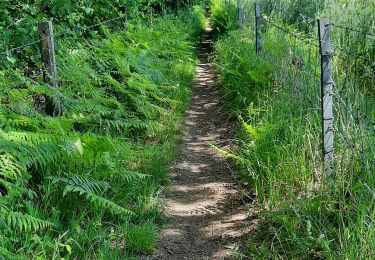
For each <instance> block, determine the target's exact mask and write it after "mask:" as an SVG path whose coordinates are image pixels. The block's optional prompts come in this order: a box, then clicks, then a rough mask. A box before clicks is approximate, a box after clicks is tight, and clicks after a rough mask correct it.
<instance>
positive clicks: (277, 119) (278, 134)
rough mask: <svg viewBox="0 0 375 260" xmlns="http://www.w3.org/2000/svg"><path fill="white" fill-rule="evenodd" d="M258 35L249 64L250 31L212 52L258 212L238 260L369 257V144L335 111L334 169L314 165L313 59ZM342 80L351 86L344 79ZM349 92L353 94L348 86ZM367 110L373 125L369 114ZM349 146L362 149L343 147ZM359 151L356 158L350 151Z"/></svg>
mask: <svg viewBox="0 0 375 260" xmlns="http://www.w3.org/2000/svg"><path fill="white" fill-rule="evenodd" d="M213 2H215V4H214V7H213V16H215V15H216V17H221V16H223V15H225V12H226V11H224V13H223V12H221V11H220V10H225V8H221V9H220V8H218V7H217V5H220V3H219V2H222V1H213ZM220 12H221V13H220ZM227 19H231V18H227ZM224 20H225V19H224ZM213 21H214V22H215V19H213ZM219 26H221V25H216V24H214V25H213V27H214V28H215V27H219ZM224 27H225V26H224ZM262 34H263V35H262V37H263V41H262V42H263V45H264V52H263V53H262V55H256V53H255V50H254V45H255V44H254V38H255V37H254V31H253V30H251V29H247V28H242V29H238V30H230V31H228V33H227V34H223V35H221V37H220V38H219V39H218V40H217V42H216V44H215V63H216V64H217V70H218V72H219V74H220V79H221V82H222V93H223V96H224V97H225V98H226V101H227V105H228V108H229V109H230V110H231V111H232V113H233V115H234V116H235V117H236V118H238V122H239V128H240V129H239V131H238V139H239V142H240V146H239V149H238V151H236V154H235V155H233V156H232V157H234V158H236V160H237V162H238V164H239V167H240V169H241V176H240V178H241V181H242V183H243V184H244V185H245V186H246V187H247V190H248V191H249V192H250V193H252V194H253V195H254V198H255V202H254V205H255V207H254V209H256V210H257V211H258V212H255V213H254V216H255V220H253V221H252V222H251V224H253V225H254V227H255V228H256V229H255V230H256V231H255V232H253V233H251V234H250V237H249V239H248V241H246V242H245V244H246V247H245V248H244V250H243V254H244V255H246V256H247V257H250V258H255V259H269V258H272V259H273V258H286V259H289V258H290V259H315V258H317V259H369V258H371V257H372V256H373V255H374V252H375V244H374V241H375V233H374V219H375V208H374V197H373V196H374V193H373V191H374V187H375V182H374V179H375V178H374V176H373V159H372V158H374V154H375V153H374V150H373V148H372V146H373V142H374V137H373V136H372V135H371V134H370V133H369V132H366V130H364V126H363V125H360V124H358V121H356V120H352V119H349V118H350V116H348V117H346V115H347V114H348V112H347V111H346V110H345V109H340V108H337V107H340V106H341V104H340V105H336V108H335V115H336V116H337V121H336V123H335V130H336V149H337V151H336V153H337V156H336V157H337V158H336V161H337V165H336V166H335V169H336V170H335V174H334V176H330V177H327V176H326V175H325V174H324V171H323V165H322V163H321V162H322V158H321V146H320V133H321V122H320V103H319V95H320V91H319V88H320V85H319V84H320V79H319V77H318V76H316V74H317V75H319V70H320V67H319V56H318V55H316V53H317V50H316V49H314V47H311V45H308V44H306V43H305V42H304V41H303V40H301V39H299V38H297V37H293V36H288V35H286V34H285V33H282V32H280V31H279V30H277V29H275V28H271V27H267V28H266V29H264V31H263V32H262ZM298 61H302V62H303V63H302V62H298ZM301 64H303V65H301ZM343 68H345V65H344V64H342V63H341V62H340V61H336V62H335V65H334V70H335V78H336V81H337V83H338V85H340V84H342V83H343V81H344V79H345V78H346V77H344V73H342V71H343ZM346 73H348V74H349V75H351V76H352V77H354V78H355V77H356V74H354V72H353V71H352V70H351V69H349V70H347V71H346ZM350 73H353V74H350ZM368 83H369V82H367V84H368ZM346 84H347V85H345V87H347V89H349V90H350V89H355V85H354V83H353V81H348V83H346ZM339 89H340V90H341V88H339ZM345 93H346V95H348V100H349V102H352V101H353V100H358V96H356V95H357V94H354V93H352V92H351V91H347V92H345ZM335 94H336V93H335ZM340 94H341V93H340ZM368 110H369V111H370V112H369V114H370V115H373V114H372V113H373V112H374V111H375V109H374V107H373V106H372V105H369V107H368ZM371 111H372V112H371ZM344 114H345V115H344ZM365 133H366V134H365ZM348 139H349V140H351V141H352V140H357V139H358V140H359V139H360V140H361V141H360V142H354V141H353V146H349V145H347V143H346V142H347V140H348ZM357 145H358V146H361V148H358V149H353V147H354V146H357ZM363 154H365V155H366V156H367V157H363V156H362V155H363Z"/></svg>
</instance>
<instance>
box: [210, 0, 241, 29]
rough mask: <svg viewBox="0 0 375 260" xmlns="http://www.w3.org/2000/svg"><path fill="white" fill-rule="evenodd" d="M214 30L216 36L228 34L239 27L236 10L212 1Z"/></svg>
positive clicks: (216, 0) (220, 2) (227, 4)
mask: <svg viewBox="0 0 375 260" xmlns="http://www.w3.org/2000/svg"><path fill="white" fill-rule="evenodd" d="M210 11H211V20H212V28H213V30H214V33H215V34H222V33H226V32H228V31H230V30H233V29H235V28H236V27H237V25H238V23H237V20H236V8H235V6H234V5H232V6H230V5H229V3H223V1H218V0H210Z"/></svg>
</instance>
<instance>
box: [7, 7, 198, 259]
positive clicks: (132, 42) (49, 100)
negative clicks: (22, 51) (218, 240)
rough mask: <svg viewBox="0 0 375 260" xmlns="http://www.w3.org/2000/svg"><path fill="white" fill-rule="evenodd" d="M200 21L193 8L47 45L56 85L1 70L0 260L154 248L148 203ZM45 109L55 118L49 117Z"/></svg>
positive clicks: (175, 121) (180, 106) (164, 160)
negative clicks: (52, 47) (53, 48)
mask: <svg viewBox="0 0 375 260" xmlns="http://www.w3.org/2000/svg"><path fill="white" fill-rule="evenodd" d="M203 25H204V16H203V9H202V8H200V7H195V8H193V9H191V10H186V11H181V12H180V13H179V15H178V16H166V17H163V18H158V19H155V20H154V21H153V24H151V25H147V24H127V30H124V31H118V30H111V29H110V28H108V27H103V26H102V27H101V29H100V30H99V31H98V33H93V34H92V35H91V37H90V38H86V39H83V38H80V37H77V38H76V37H66V38H65V37H63V38H61V39H57V42H56V45H57V50H58V53H57V61H58V73H59V84H60V88H58V89H50V88H49V87H48V86H46V85H44V84H43V83H41V82H43V80H42V76H41V75H38V74H34V73H32V72H30V70H35V68H30V67H25V66H23V63H22V62H19V61H15V60H14V58H8V59H7V60H4V61H3V62H2V65H1V70H0V93H1V94H0V96H1V106H0V125H1V130H0V144H1V145H0V194H1V196H0V259H1V258H5V259H13V258H14V259H17V258H19V259H34V258H35V259H60V258H64V259H76V258H79V259H124V258H130V257H132V256H135V255H137V254H140V253H144V252H150V251H152V250H153V249H154V246H155V239H156V234H157V223H158V222H159V221H160V219H161V215H160V212H159V209H158V202H157V197H158V193H159V189H160V185H161V184H163V183H166V181H167V179H166V167H167V164H168V163H169V162H170V160H171V159H172V158H173V156H174V153H175V138H176V133H178V131H179V128H180V123H181V118H182V117H183V113H184V109H185V106H186V103H187V101H188V99H189V93H190V92H189V87H190V85H191V83H192V81H193V79H194V75H195V65H196V60H197V57H196V51H195V46H196V45H197V43H198V42H199V40H200V35H201V33H202V30H203ZM37 65H38V64H37ZM37 65H35V66H37ZM56 103H59V104H60V105H59V106H58V109H59V110H60V111H62V116H61V117H53V116H52V115H53V113H54V112H56V111H53V110H54V106H53V104H56Z"/></svg>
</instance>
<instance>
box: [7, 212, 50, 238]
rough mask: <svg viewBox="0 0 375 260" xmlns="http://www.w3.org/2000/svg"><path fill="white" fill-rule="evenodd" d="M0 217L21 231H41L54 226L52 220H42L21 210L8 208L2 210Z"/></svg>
mask: <svg viewBox="0 0 375 260" xmlns="http://www.w3.org/2000/svg"><path fill="white" fill-rule="evenodd" d="M0 219H2V220H3V221H4V222H5V223H6V224H7V225H8V226H10V227H11V228H14V229H18V230H20V231H24V232H27V231H39V230H41V229H45V228H50V227H53V226H54V224H53V223H52V222H49V221H46V220H42V219H39V218H36V217H33V216H30V215H28V214H25V213H21V212H13V211H9V210H7V209H6V208H2V209H1V210H0Z"/></svg>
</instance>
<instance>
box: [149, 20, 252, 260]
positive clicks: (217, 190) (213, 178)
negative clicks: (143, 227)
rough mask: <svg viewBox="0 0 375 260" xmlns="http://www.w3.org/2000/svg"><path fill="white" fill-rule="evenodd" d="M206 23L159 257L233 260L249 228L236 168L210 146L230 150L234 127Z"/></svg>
mask: <svg viewBox="0 0 375 260" xmlns="http://www.w3.org/2000/svg"><path fill="white" fill-rule="evenodd" d="M206 26H207V27H206V32H205V34H204V37H203V40H202V44H201V49H200V64H199V65H198V67H197V79H196V82H195V85H194V87H193V99H192V104H191V107H190V109H189V110H188V111H187V118H186V122H185V127H184V132H183V143H182V147H181V150H182V153H181V155H180V156H179V158H178V159H177V160H176V161H175V163H174V165H173V166H172V167H171V172H170V177H171V180H172V185H171V187H170V190H168V191H166V192H165V194H164V195H163V199H162V200H163V203H164V206H165V210H166V214H167V216H168V217H169V218H170V221H169V223H168V225H167V227H166V228H165V229H164V230H162V232H161V235H160V237H159V245H158V251H157V252H156V253H155V256H153V259H179V260H181V259H191V260H196V259H197V260H198V259H232V258H233V252H234V251H235V250H236V248H237V244H238V240H239V237H241V236H242V235H244V234H245V233H246V231H247V229H248V227H247V221H246V218H247V212H246V209H245V207H244V206H242V203H241V200H240V195H239V192H238V190H237V189H236V185H235V178H234V175H233V174H234V173H233V170H232V168H233V167H231V164H230V162H229V161H227V160H225V159H223V158H220V157H219V156H218V155H217V154H216V153H215V152H214V151H213V150H212V148H211V146H210V144H214V145H216V146H218V147H220V148H224V149H225V148H228V146H229V145H230V144H229V142H228V140H230V138H231V137H232V136H233V133H231V131H233V127H232V126H231V124H230V123H229V122H228V120H227V118H228V115H227V114H225V113H223V112H222V111H221V104H220V100H219V99H220V95H219V93H218V88H217V75H216V73H215V71H214V68H213V64H211V63H210V62H209V55H210V52H211V38H212V37H211V32H212V30H211V28H210V27H209V19H208V21H207V24H206Z"/></svg>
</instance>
